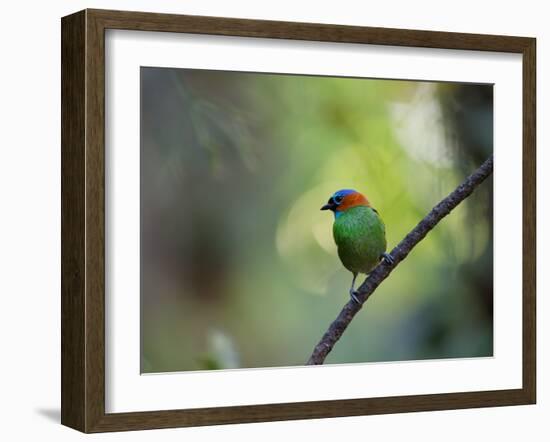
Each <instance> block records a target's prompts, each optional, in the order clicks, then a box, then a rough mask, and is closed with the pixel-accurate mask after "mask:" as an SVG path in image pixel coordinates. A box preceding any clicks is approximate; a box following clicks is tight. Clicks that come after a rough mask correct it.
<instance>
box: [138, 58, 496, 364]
mask: <svg viewBox="0 0 550 442" xmlns="http://www.w3.org/2000/svg"><path fill="white" fill-rule="evenodd" d="M141 100H142V109H141V275H142V281H141V299H142V367H143V370H144V371H145V372H164V371H178V370H197V369H219V368H237V367H267V366H288V365H300V364H303V363H304V361H305V360H306V359H307V358H308V356H309V354H310V352H311V350H312V348H313V346H314V345H315V343H316V342H317V341H318V339H319V338H320V337H321V335H322V333H323V332H324V331H325V329H326V328H327V327H328V325H329V323H330V322H331V321H332V320H333V319H334V318H335V316H336V314H337V313H338V312H339V310H340V308H341V307H342V305H343V303H344V302H346V301H347V299H348V296H349V295H348V293H347V290H348V287H349V283H350V280H351V275H350V274H349V273H348V272H347V271H346V270H345V269H344V268H343V267H342V265H341V264H340V262H339V260H338V257H337V255H336V249H335V246H334V243H333V240H332V221H333V218H332V216H331V215H330V214H327V213H326V212H321V211H320V210H319V208H320V206H321V205H322V204H323V203H324V202H325V201H326V200H327V198H328V197H329V196H330V195H331V194H332V193H333V192H334V191H335V190H337V189H340V188H346V187H351V188H355V189H357V190H359V191H361V192H363V193H364V194H366V195H367V196H368V198H369V200H370V201H371V203H372V204H373V206H374V207H376V208H377V210H378V211H379V212H380V213H381V215H382V217H383V218H384V221H385V223H386V228H387V236H388V247H389V248H390V249H391V248H392V247H393V246H394V245H395V244H396V243H397V242H398V241H399V240H401V239H402V237H403V236H404V235H405V234H406V233H407V232H408V231H409V230H410V229H411V228H412V227H414V225H416V223H417V222H418V221H419V220H420V219H421V218H422V217H423V216H424V215H425V214H426V213H427V212H428V211H429V210H430V209H431V208H432V206H433V205H435V204H436V203H437V202H438V201H439V200H440V199H441V198H443V197H444V196H446V195H447V194H448V193H449V192H450V191H451V190H453V189H454V187H455V186H456V185H457V184H459V182H460V181H461V180H463V178H464V177H465V176H466V175H467V174H468V173H470V172H471V171H472V170H473V169H474V168H475V167H477V166H478V165H479V164H480V163H481V162H482V161H483V160H484V159H485V158H486V157H487V156H488V154H489V153H490V152H491V151H492V149H493V146H492V140H493V135H492V127H493V124H492V119H493V111H492V106H493V96H492V86H489V85H473V84H458V83H452V84H451V83H431V82H413V81H396V80H371V79H348V78H331V77H313V76H297V75H270V74H254V73H235V72H222V71H201V70H183V69H165V68H142V71H141ZM492 235H493V234H492V183H488V184H484V185H483V186H481V188H480V189H478V190H477V191H476V192H475V193H474V194H473V195H472V196H471V197H470V198H468V199H467V201H466V203H465V204H463V205H461V206H460V207H458V208H457V209H456V210H455V211H454V212H453V213H452V215H451V216H450V217H448V218H446V219H445V220H444V221H443V222H442V223H441V224H440V225H438V226H437V227H436V228H435V229H434V230H433V231H432V232H431V233H430V234H429V235H428V237H427V238H426V239H425V240H424V241H422V242H421V243H420V244H419V246H418V247H416V248H415V249H414V251H413V252H412V253H411V255H410V256H409V257H408V259H407V260H406V261H404V262H403V263H402V264H401V265H400V266H399V267H398V268H397V269H396V270H395V271H394V273H393V274H392V275H391V277H390V278H388V280H386V281H385V282H384V284H382V285H381V286H380V288H379V289H378V290H377V292H376V293H375V296H373V297H372V299H371V300H369V302H368V308H365V309H364V310H363V311H362V312H361V314H360V315H358V317H357V318H356V319H355V320H354V321H353V322H352V324H351V326H350V328H349V329H348V331H347V332H346V333H345V334H344V336H343V338H342V340H341V341H340V342H339V343H338V345H336V347H335V349H334V351H333V352H332V353H331V354H330V355H329V357H328V359H327V363H350V362H369V361H392V360H415V359H425V358H453V357H454V358H456V357H479V356H490V355H492V351H493V345H492V342H493V320H492V317H493V312H492V306H493V283H492V263H493V257H492V250H493V245H492Z"/></svg>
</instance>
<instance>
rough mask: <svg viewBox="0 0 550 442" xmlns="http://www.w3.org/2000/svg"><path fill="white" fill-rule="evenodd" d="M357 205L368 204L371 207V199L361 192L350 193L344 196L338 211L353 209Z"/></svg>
mask: <svg viewBox="0 0 550 442" xmlns="http://www.w3.org/2000/svg"><path fill="white" fill-rule="evenodd" d="M356 206H367V207H370V202H369V200H368V199H367V198H366V197H365V196H364V195H363V194H362V193H359V192H354V193H349V194H347V195H346V196H344V199H343V200H342V202H341V203H340V204H339V205H338V208H337V210H338V212H343V211H344V210H347V209H351V208H352V207H356Z"/></svg>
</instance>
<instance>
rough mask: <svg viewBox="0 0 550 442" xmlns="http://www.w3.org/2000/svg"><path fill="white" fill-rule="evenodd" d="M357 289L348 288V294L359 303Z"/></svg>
mask: <svg viewBox="0 0 550 442" xmlns="http://www.w3.org/2000/svg"><path fill="white" fill-rule="evenodd" d="M357 294H358V293H357V291H356V290H350V291H349V295H350V297H351V299H353V300H354V301H355V302H356V303H357V304H359V305H361V302H360V301H359V298H358V297H357Z"/></svg>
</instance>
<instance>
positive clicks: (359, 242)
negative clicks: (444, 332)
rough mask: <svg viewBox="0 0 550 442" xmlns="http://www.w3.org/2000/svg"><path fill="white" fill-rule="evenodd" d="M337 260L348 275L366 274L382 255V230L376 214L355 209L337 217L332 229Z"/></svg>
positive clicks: (383, 244)
mask: <svg viewBox="0 0 550 442" xmlns="http://www.w3.org/2000/svg"><path fill="white" fill-rule="evenodd" d="M332 233H333V235H334V241H335V242H336V245H337V247H338V256H339V257H340V260H341V261H342V264H344V267H345V268H346V269H348V270H349V271H350V272H352V273H354V274H355V273H369V272H370V271H371V270H372V269H373V268H374V267H375V266H376V265H377V264H378V263H379V262H380V259H381V256H382V254H383V253H384V252H385V251H386V229H385V227H384V223H383V222H382V219H381V218H380V216H379V215H378V213H377V212H376V211H375V210H374V209H372V208H371V207H367V206H356V207H352V208H350V209H347V210H345V211H343V212H341V213H338V214H337V216H336V219H335V220H334V225H333V228H332Z"/></svg>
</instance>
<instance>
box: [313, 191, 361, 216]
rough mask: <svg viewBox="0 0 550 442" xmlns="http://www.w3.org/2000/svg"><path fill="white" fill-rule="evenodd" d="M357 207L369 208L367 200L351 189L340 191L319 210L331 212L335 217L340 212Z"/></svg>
mask: <svg viewBox="0 0 550 442" xmlns="http://www.w3.org/2000/svg"><path fill="white" fill-rule="evenodd" d="M357 206H367V207H370V203H369V200H368V199H367V198H365V196H364V195H363V194H362V193H359V192H357V191H356V190H353V189H342V190H339V191H337V192H334V194H333V195H332V196H331V197H330V198H329V200H328V202H327V203H326V204H325V205H324V206H323V207H321V210H332V211H333V212H334V216H335V217H337V216H338V215H340V214H341V213H342V212H344V211H346V210H348V209H351V208H352V207H357Z"/></svg>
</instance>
